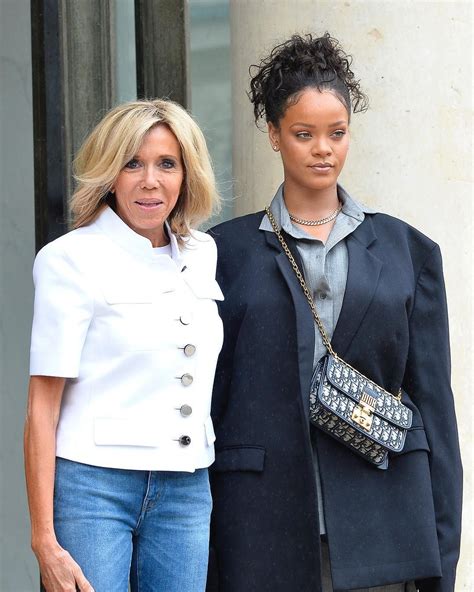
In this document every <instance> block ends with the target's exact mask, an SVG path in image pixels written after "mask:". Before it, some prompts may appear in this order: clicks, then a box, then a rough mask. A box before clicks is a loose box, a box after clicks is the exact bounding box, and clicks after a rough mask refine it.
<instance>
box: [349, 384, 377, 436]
mask: <svg viewBox="0 0 474 592" xmlns="http://www.w3.org/2000/svg"><path fill="white" fill-rule="evenodd" d="M374 411H375V397H372V396H371V395H369V394H368V393H362V396H361V398H360V401H359V403H358V404H357V405H356V406H355V407H354V409H353V410H352V416H351V419H352V421H353V422H354V423H356V424H357V425H359V426H360V427H361V428H362V429H364V430H365V431H366V432H370V428H371V427H372V422H373V420H374V415H373V414H374Z"/></svg>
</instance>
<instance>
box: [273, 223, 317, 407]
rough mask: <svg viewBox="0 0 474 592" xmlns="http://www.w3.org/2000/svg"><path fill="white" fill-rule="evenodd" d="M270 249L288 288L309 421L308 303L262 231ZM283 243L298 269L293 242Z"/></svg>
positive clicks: (287, 264) (311, 338) (310, 348)
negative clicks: (293, 314)
mask: <svg viewBox="0 0 474 592" xmlns="http://www.w3.org/2000/svg"><path fill="white" fill-rule="evenodd" d="M264 232H265V236H266V238H267V242H268V244H269V246H270V247H272V248H273V249H275V250H276V251H278V253H275V261H276V263H277V265H278V267H279V269H280V272H281V274H282V276H283V278H284V281H285V282H286V284H287V285H288V289H289V290H290V293H291V297H292V299H293V305H294V308H295V314H296V333H297V340H298V370H299V379H300V391H301V399H302V402H303V408H304V411H305V414H306V416H307V417H309V386H310V383H311V377H312V375H313V358H314V320H313V315H312V313H311V309H310V308H309V305H308V302H307V300H306V297H305V295H304V294H303V290H302V289H301V286H300V284H299V283H298V280H297V278H296V275H295V272H294V271H293V268H292V267H291V264H290V262H289V261H288V257H287V256H286V255H285V253H284V252H283V251H282V249H281V246H280V243H279V242H278V238H277V237H276V235H275V234H274V233H273V232H268V231H264ZM285 240H286V242H287V244H288V246H289V247H290V249H291V252H292V253H293V256H294V257H295V259H296V262H297V263H298V266H299V267H300V268H301V260H300V257H299V254H298V251H297V249H296V245H295V242H294V240H293V239H292V238H291V237H289V236H285Z"/></svg>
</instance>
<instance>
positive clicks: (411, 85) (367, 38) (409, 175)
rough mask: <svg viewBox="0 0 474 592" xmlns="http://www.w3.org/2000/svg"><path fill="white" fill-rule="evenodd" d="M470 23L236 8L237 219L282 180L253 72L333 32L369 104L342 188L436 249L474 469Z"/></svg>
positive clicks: (338, 1)
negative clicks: (255, 115) (283, 47)
mask: <svg viewBox="0 0 474 592" xmlns="http://www.w3.org/2000/svg"><path fill="white" fill-rule="evenodd" d="M471 23H472V4H471V2H469V1H448V0H445V1H441V0H440V1H433V2H429V1H421V0H418V1H417V0H408V1H407V0H382V1H374V0H366V1H360V0H359V1H350V2H348V1H344V0H329V1H324V0H292V1H291V2H288V0H231V35H232V82H233V92H232V94H233V105H232V107H233V122H234V124H233V125H234V128H233V132H234V135H233V138H234V141H233V150H234V157H233V166H234V171H233V173H234V178H235V187H236V191H235V206H234V207H235V213H236V215H240V214H244V213H247V212H251V211H255V210H257V209H261V208H262V207H263V206H264V205H265V204H267V203H269V201H270V199H271V198H272V196H273V193H274V191H275V189H276V188H277V186H278V185H279V183H280V182H281V180H282V169H281V164H280V161H279V156H278V155H277V154H274V153H273V151H272V150H271V149H270V146H269V143H268V138H267V135H266V133H262V132H260V131H258V130H257V129H256V128H255V126H254V124H253V122H252V105H251V103H250V101H249V100H248V98H247V96H246V94H245V91H246V90H248V83H249V75H248V68H249V65H250V64H255V63H258V61H259V58H260V57H262V56H265V55H267V52H268V51H269V50H270V49H271V48H272V47H273V46H274V45H275V44H276V43H277V42H281V41H284V40H286V39H287V38H288V37H289V36H290V35H291V34H292V33H294V32H298V33H305V32H312V33H316V34H318V35H321V34H323V33H324V32H325V31H329V32H330V33H331V35H332V36H334V37H336V38H337V39H339V40H340V41H341V43H342V46H343V47H344V49H345V50H346V51H347V52H348V53H351V54H353V56H354V63H353V68H354V70H355V72H356V75H357V76H358V77H359V78H360V79H361V81H362V84H363V89H364V90H365V92H366V93H367V94H368V95H369V98H370V103H371V106H370V110H369V111H368V112H367V113H365V114H356V115H354V117H353V120H352V146H351V151H350V155H349V158H348V163H347V164H346V169H345V171H344V173H343V177H342V178H341V182H342V184H343V185H344V186H345V187H346V188H347V189H348V190H349V192H351V193H352V194H353V195H354V196H355V197H356V198H358V199H359V200H361V201H363V202H365V203H366V204H367V205H370V206H372V207H375V208H377V209H380V210H381V211H383V212H386V213H389V214H392V215H394V216H397V217H400V218H402V219H404V220H406V221H407V222H409V223H410V224H413V225H414V226H416V227H417V228H419V229H420V230H421V231H423V232H425V233H426V234H428V235H429V236H430V237H431V238H433V239H434V240H435V241H437V242H438V243H439V244H440V245H441V249H442V252H443V258H444V269H445V277H446V285H447V292H448V303H449V311H450V322H451V346H452V361H453V388H454V392H455V398H456V408H457V412H458V420H459V427H460V437H461V447H462V454H463V461H464V466H465V468H466V469H469V467H472V465H473V453H472V450H473V435H472V434H473V429H472V427H473V404H472V378H473V372H472V369H473V355H472V345H473V338H472V336H473V332H472V318H473V314H472V311H473V307H472V298H473V296H472V247H473V244H472V226H473V216H472V212H473V208H472V176H471V175H472V171H471V163H472V127H471V126H472V119H471V117H472V112H471V105H472V94H471V88H472V57H471V48H472V44H471ZM466 472H467V471H466ZM446 478H447V479H449V475H446ZM465 489H466V491H465V496H464V500H465V502H464V524H465V527H464V533H463V546H462V553H461V561H460V566H459V571H458V574H459V575H458V582H457V586H456V590H459V592H461V591H462V590H466V591H467V590H472V589H474V573H473V572H472V565H471V566H470V565H469V564H470V563H471V561H470V558H471V557H472V553H473V549H474V532H473V530H472V529H470V528H468V524H470V523H472V519H473V517H474V485H473V482H472V478H469V477H468V478H466V480H465Z"/></svg>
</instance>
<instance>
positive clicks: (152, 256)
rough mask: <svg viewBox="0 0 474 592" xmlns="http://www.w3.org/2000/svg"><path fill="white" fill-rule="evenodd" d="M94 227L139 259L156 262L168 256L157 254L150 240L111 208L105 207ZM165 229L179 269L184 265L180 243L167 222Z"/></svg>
mask: <svg viewBox="0 0 474 592" xmlns="http://www.w3.org/2000/svg"><path fill="white" fill-rule="evenodd" d="M92 225H95V226H97V227H98V228H99V229H100V230H101V231H102V232H103V233H104V234H106V235H107V236H108V237H109V238H110V239H111V240H112V241H113V242H115V243H116V244H118V245H119V246H120V247H121V248H122V249H124V250H125V251H127V252H128V253H131V254H133V255H135V256H137V257H139V258H140V259H148V260H150V261H156V260H157V258H158V257H163V256H166V255H161V254H159V253H157V252H156V251H155V250H154V249H153V247H152V244H151V242H150V241H149V239H147V238H145V237H144V236H142V235H141V234H138V233H137V232H135V231H134V230H132V229H131V228H130V226H128V225H127V224H125V222H124V221H123V220H122V219H121V218H120V217H119V216H117V214H116V213H115V212H114V211H113V209H112V208H111V207H110V206H105V208H104V209H103V210H102V211H101V213H100V214H99V216H98V217H97V218H96V219H95V220H94V222H93V223H92ZM165 228H166V232H167V234H168V237H169V239H170V247H171V259H172V260H173V261H174V262H175V263H176V265H177V266H178V267H180V266H181V264H182V255H181V251H180V249H179V245H178V241H177V239H176V236H175V235H174V234H173V233H172V232H171V228H170V226H169V224H168V222H166V221H165Z"/></svg>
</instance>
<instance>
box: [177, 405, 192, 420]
mask: <svg viewBox="0 0 474 592" xmlns="http://www.w3.org/2000/svg"><path fill="white" fill-rule="evenodd" d="M179 412H180V413H181V415H182V416H183V417H188V416H189V415H191V413H192V412H193V408H192V407H191V405H181V407H180V408H179Z"/></svg>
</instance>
